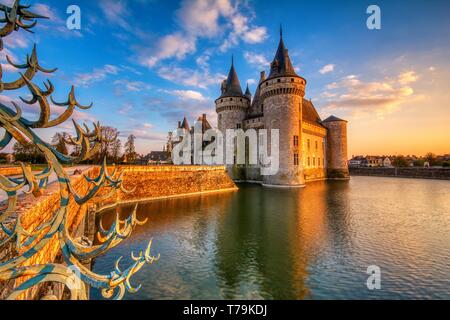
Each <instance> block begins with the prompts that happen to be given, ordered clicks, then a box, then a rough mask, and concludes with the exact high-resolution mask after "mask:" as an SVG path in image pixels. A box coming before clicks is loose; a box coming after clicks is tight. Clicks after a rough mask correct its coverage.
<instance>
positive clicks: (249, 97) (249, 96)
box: [244, 83, 252, 101]
mask: <svg viewBox="0 0 450 320" xmlns="http://www.w3.org/2000/svg"><path fill="white" fill-rule="evenodd" d="M244 96H245V97H246V98H247V99H248V101H252V93H251V92H250V89H249V88H248V83H247V89H245V94H244Z"/></svg>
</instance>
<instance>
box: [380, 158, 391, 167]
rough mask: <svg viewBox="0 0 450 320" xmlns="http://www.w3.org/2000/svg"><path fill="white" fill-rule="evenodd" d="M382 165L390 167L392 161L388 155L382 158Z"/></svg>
mask: <svg viewBox="0 0 450 320" xmlns="http://www.w3.org/2000/svg"><path fill="white" fill-rule="evenodd" d="M382 165H383V167H392V161H391V159H390V158H389V157H385V158H384V159H383V164H382Z"/></svg>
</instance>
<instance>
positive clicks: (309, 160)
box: [308, 157, 311, 167]
mask: <svg viewBox="0 0 450 320" xmlns="http://www.w3.org/2000/svg"><path fill="white" fill-rule="evenodd" d="M310 165H311V159H310V157H308V167H309V166H310Z"/></svg>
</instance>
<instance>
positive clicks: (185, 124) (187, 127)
mask: <svg viewBox="0 0 450 320" xmlns="http://www.w3.org/2000/svg"><path fill="white" fill-rule="evenodd" d="M181 128H183V129H186V130H187V131H189V130H190V129H191V128H190V127H189V123H188V121H187V119H186V117H184V118H183V122H182V123H181Z"/></svg>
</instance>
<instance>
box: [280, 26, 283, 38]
mask: <svg viewBox="0 0 450 320" xmlns="http://www.w3.org/2000/svg"><path fill="white" fill-rule="evenodd" d="M280 39H283V27H282V26H281V23H280Z"/></svg>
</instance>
